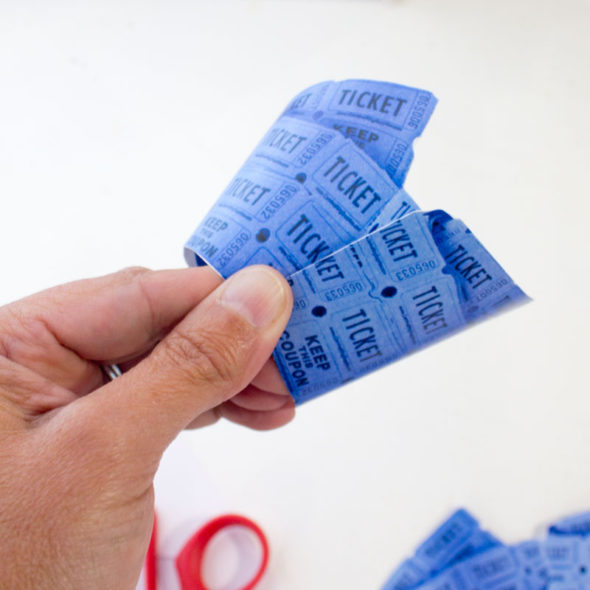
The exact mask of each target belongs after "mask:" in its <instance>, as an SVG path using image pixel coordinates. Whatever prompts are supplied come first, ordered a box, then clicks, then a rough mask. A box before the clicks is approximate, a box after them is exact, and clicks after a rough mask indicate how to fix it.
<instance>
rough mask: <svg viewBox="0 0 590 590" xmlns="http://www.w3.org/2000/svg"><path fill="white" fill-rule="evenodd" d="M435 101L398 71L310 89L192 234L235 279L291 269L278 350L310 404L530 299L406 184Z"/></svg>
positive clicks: (201, 255)
mask: <svg viewBox="0 0 590 590" xmlns="http://www.w3.org/2000/svg"><path fill="white" fill-rule="evenodd" d="M435 104H436V99H435V98H434V96H433V95H432V94H431V93H430V92H427V91H425V90H419V89H416V88H409V87H406V86H400V85H397V84H391V83H386V82H375V81H369V80H345V81H342V82H323V83H321V84H317V85H315V86H312V87H311V88H309V89H308V90H305V91H304V92H302V93H301V94H299V95H298V96H297V97H295V99H294V100H293V101H292V102H291V104H290V105H289V106H288V107H287V108H286V110H285V111H284V113H283V114H282V115H281V117H279V119H278V120H277V121H276V123H275V124H274V125H273V126H272V127H271V128H270V130H269V131H268V132H267V133H266V135H265V136H264V137H263V139H262V141H261V142H260V143H259V144H258V146H257V147H256V148H255V149H254V151H253V152H252V154H251V155H250V156H249V157H248V159H247V160H246V162H245V163H244V165H243V166H242V168H241V169H240V170H239V172H238V173H237V174H236V176H235V177H234V178H233V179H232V180H231V181H230V183H229V184H228V186H227V188H226V189H225V190H224V191H223V193H222V194H221V196H220V197H219V199H218V200H217V202H216V203H215V204H214V206H213V208H212V209H211V211H210V212H209V213H208V215H207V216H206V217H205V219H204V220H203V221H202V223H201V224H200V225H199V226H198V227H197V229H196V231H195V232H194V234H193V235H192V236H191V238H190V239H189V241H188V242H187V244H186V245H185V258H186V260H187V262H188V264H190V265H205V264H208V265H210V266H212V267H213V268H214V269H216V270H217V271H218V272H219V273H220V274H221V275H222V276H223V277H228V276H230V275H231V274H233V273H234V272H236V271H238V270H240V269H241V268H243V267H245V266H248V265H251V264H267V265H270V266H273V267H274V268H276V269H277V270H279V271H280V272H281V273H282V274H283V275H285V276H286V277H288V280H289V282H290V284H291V287H292V290H293V297H294V309H293V315H292V317H291V320H290V321H289V324H288V325H287V328H286V330H285V332H284V333H283V335H282V337H281V339H280V341H279V343H278V345H277V348H276V349H275V352H274V358H275V361H276V363H277V366H278V368H279V371H280V372H281V375H282V377H283V379H284V380H285V383H286V384H287V387H288V388H289V391H290V392H291V394H292V396H293V398H294V399H295V402H296V403H298V404H300V403H303V402H305V401H307V400H309V399H312V398H314V397H317V396H318V395H320V394H322V393H325V392H327V391H329V390H331V389H334V388H336V387H338V386H340V385H342V384H344V383H346V382H348V381H350V380H352V379H354V378H357V377H360V376H361V375H364V374H366V373H368V372H370V371H373V370H375V369H377V368H379V367H382V366H384V365H386V364H388V363H391V362H393V361H395V360H397V359H399V358H401V357H402V356H404V355H406V354H409V353H410V352H412V351H414V350H416V349H418V348H420V347H422V346H424V345H427V344H430V343H431V342H434V341H436V340H438V339H440V338H443V337H446V336H448V335H450V334H452V333H453V332H455V331H457V330H458V329H461V328H463V327H464V326H466V325H467V324H468V323H470V322H473V321H476V320H479V319H481V318H483V317H485V316H487V315H489V314H491V313H494V312H496V311H498V310H499V309H500V308H503V307H505V306H507V305H509V304H514V303H518V302H524V301H526V300H527V299H528V298H527V296H526V295H525V294H524V293H523V292H522V291H521V290H520V289H519V287H518V286H517V285H515V284H514V282H513V281H512V279H511V278H510V277H509V276H508V274H507V273H506V272H505V271H504V270H503V268H502V267H501V266H500V265H499V264H498V262H496V260H495V259H494V258H493V257H492V256H491V255H490V254H489V252H488V251H487V250H486V249H485V248H484V247H483V246H482V244H481V243H480V242H479V241H478V240H477V239H476V238H475V236H474V235H473V234H472V233H471V232H470V230H469V229H468V228H467V227H466V226H465V225H464V224H463V223H462V222H461V221H459V220H457V219H453V218H452V217H451V216H450V215H448V214H447V213H445V212H444V211H432V212H428V213H425V212H422V211H420V209H419V207H418V205H417V204H416V203H415V201H414V200H413V199H412V198H411V197H410V196H409V195H408V194H407V193H406V191H405V190H404V189H403V188H402V183H403V181H404V179H405V176H406V174H407V171H408V169H409V166H410V163H411V161H412V158H413V149H412V142H413V140H414V139H415V138H416V137H418V136H419V135H420V134H421V133H422V131H423V130H424V127H425V126H426V123H427V122H428V119H429V118H430V115H431V114H432V111H433V109H434V106H435Z"/></svg>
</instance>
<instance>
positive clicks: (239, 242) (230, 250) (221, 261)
mask: <svg viewBox="0 0 590 590" xmlns="http://www.w3.org/2000/svg"><path fill="white" fill-rule="evenodd" d="M249 239H250V234H249V233H248V232H245V231H243V232H242V233H241V234H239V235H238V237H237V238H235V239H234V240H233V241H232V242H230V243H229V244H228V245H227V247H226V248H225V250H224V251H223V252H222V253H221V254H220V255H219V257H218V258H217V265H218V266H220V267H224V266H225V265H226V264H227V263H228V262H229V261H230V260H231V259H232V258H233V257H234V256H235V255H236V254H237V253H238V252H239V251H240V250H241V249H242V246H243V245H244V244H245V243H246V242H247V241H248V240H249Z"/></svg>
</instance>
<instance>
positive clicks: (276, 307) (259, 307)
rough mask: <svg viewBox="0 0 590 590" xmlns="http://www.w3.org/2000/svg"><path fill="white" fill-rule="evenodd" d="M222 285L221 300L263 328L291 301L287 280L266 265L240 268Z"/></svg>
mask: <svg viewBox="0 0 590 590" xmlns="http://www.w3.org/2000/svg"><path fill="white" fill-rule="evenodd" d="M222 288H223V291H222V293H221V303H222V304H223V305H227V306H228V307H231V308H232V309H233V310H234V311H236V312H237V313H239V314H240V315H241V316H242V317H244V318H246V319H247V320H248V321H249V322H250V323H251V324H252V325H254V326H257V327H259V328H263V327H264V326H268V325H269V324H271V323H272V322H273V321H274V320H275V319H276V318H277V316H279V314H280V313H281V312H282V311H283V309H284V308H285V305H286V302H287V294H286V292H285V286H284V282H283V281H281V280H280V278H279V277H278V276H277V275H276V274H275V271H272V270H270V268H268V267H264V266H253V267H250V268H246V269H244V270H241V271H239V272H238V273H236V274H235V275H233V276H232V277H230V278H229V279H228V280H227V281H226V283H225V285H224V286H223V287H222Z"/></svg>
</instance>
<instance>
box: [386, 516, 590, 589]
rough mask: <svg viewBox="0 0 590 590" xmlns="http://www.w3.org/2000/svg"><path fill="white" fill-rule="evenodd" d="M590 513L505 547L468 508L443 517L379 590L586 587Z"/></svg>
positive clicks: (589, 574) (588, 582) (589, 564)
mask: <svg viewBox="0 0 590 590" xmlns="http://www.w3.org/2000/svg"><path fill="white" fill-rule="evenodd" d="M589 516H590V513H585V514H580V515H577V516H572V517H568V518H566V519H564V520H561V521H559V522H557V523H555V524H553V525H551V526H550V527H549V529H548V535H547V536H546V537H545V538H543V539H533V540H530V541H524V542H522V543H519V544H517V545H504V544H503V543H501V542H500V541H499V540H498V539H496V538H495V537H494V536H493V535H492V534H490V533H488V532H487V531H484V530H482V529H481V528H480V526H479V523H478V522H477V521H476V520H475V518H473V516H471V515H470V514H469V513H468V512H467V511H466V510H464V509H460V510H458V511H457V512H455V513H454V514H452V515H451V516H450V517H449V518H448V519H447V520H446V521H444V522H443V523H442V524H441V525H440V526H439V528H438V529H436V530H435V531H434V533H432V534H431V536H430V537H428V539H426V541H424V542H423V543H422V545H420V546H419V547H418V549H416V551H415V553H414V555H413V556H412V557H410V558H408V559H406V560H405V561H403V562H402V563H401V565H400V566H398V567H397V568H396V569H395V570H394V572H393V573H392V574H391V576H390V577H389V579H388V580H387V582H386V583H385V584H384V585H383V586H382V589H381V590H496V589H502V590H509V589H513V590H590V536H589V535H590V530H588V528H587V523H588V520H589Z"/></svg>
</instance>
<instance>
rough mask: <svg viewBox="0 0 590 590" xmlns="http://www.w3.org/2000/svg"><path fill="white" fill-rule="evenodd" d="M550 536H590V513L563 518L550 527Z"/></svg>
mask: <svg viewBox="0 0 590 590" xmlns="http://www.w3.org/2000/svg"><path fill="white" fill-rule="evenodd" d="M549 534H550V535H580V536H582V537H586V536H589V535H590V512H583V513H582V514H576V515H574V516H568V517H567V518H563V519H562V520H559V521H557V522H555V523H553V524H552V525H551V526H550V527H549Z"/></svg>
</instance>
